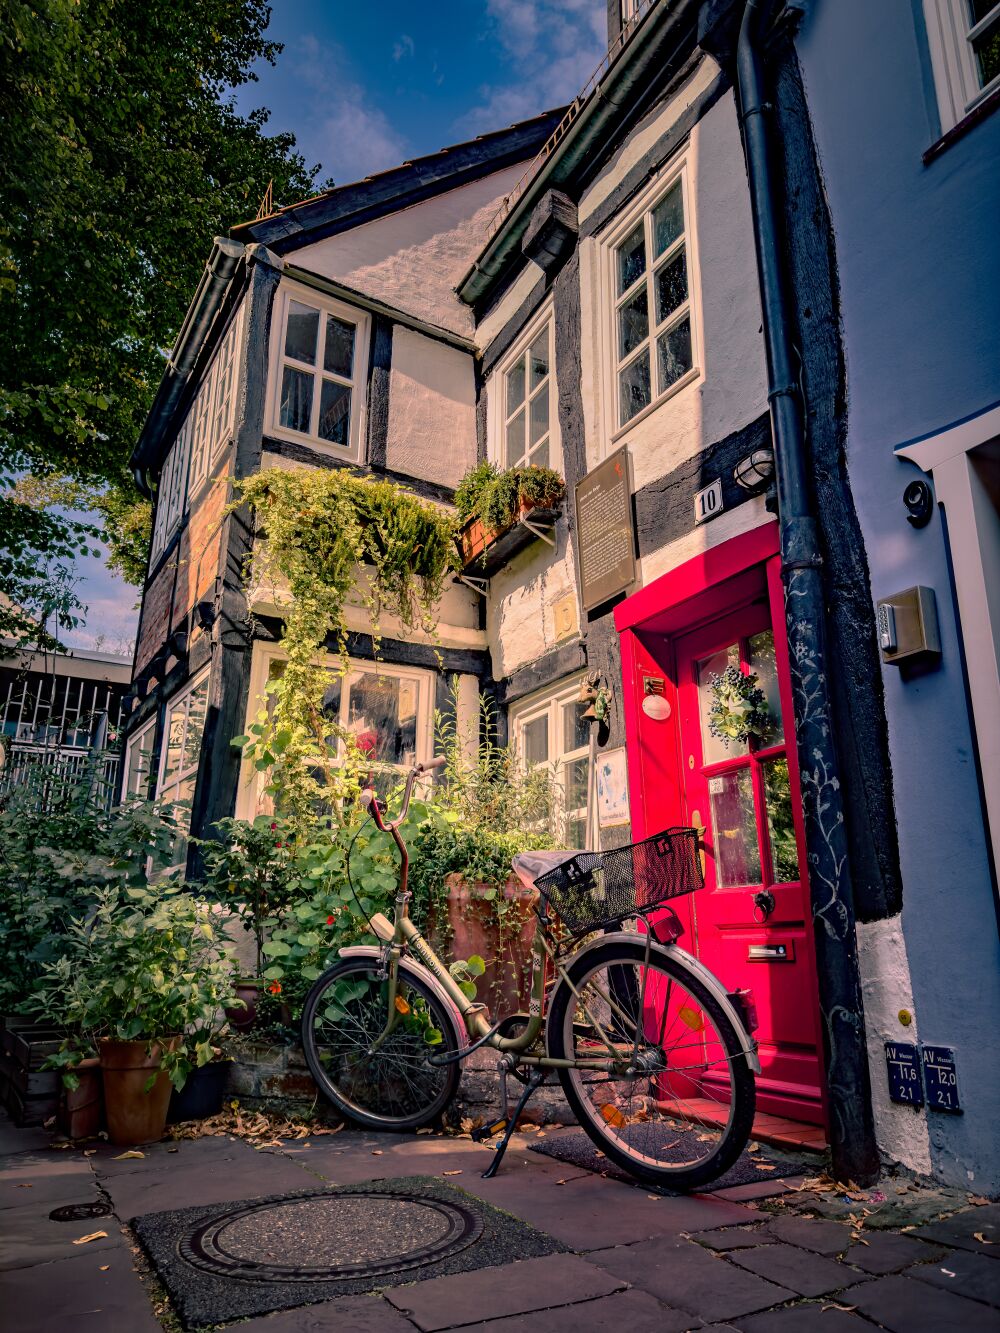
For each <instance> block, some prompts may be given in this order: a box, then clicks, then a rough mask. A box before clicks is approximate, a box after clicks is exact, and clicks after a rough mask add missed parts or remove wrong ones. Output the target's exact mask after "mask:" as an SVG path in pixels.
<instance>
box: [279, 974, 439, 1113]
mask: <svg viewBox="0 0 1000 1333" xmlns="http://www.w3.org/2000/svg"><path fill="white" fill-rule="evenodd" d="M380 973H381V962H380V960H379V959H378V958H345V959H343V960H342V961H341V962H339V963H337V964H335V966H333V967H332V968H330V970H329V971H328V972H325V973H324V974H323V976H321V977H320V978H319V980H318V981H317V982H316V984H315V985H314V986H313V988H312V990H311V991H310V992H309V995H308V997H307V998H306V1003H305V1009H304V1010H303V1014H302V1048H303V1052H304V1054H305V1057H306V1063H307V1064H308V1066H309V1069H310V1072H311V1073H312V1076H313V1078H314V1079H315V1080H316V1082H317V1084H318V1085H319V1088H320V1091H321V1092H322V1093H323V1094H324V1095H325V1096H326V1097H328V1098H329V1100H330V1101H331V1102H332V1103H333V1104H334V1106H336V1108H337V1109H338V1111H340V1113H341V1114H342V1115H344V1116H346V1117H347V1119H349V1120H352V1121H353V1122H354V1123H355V1124H358V1125H363V1126H365V1127H366V1128H368V1129H380V1130H407V1129H417V1128H418V1127H419V1126H421V1125H425V1124H427V1123H428V1121H431V1120H434V1119H435V1118H436V1117H437V1116H439V1115H440V1114H441V1113H442V1111H444V1109H445V1107H446V1106H447V1105H448V1103H449V1102H450V1101H451V1099H452V1098H453V1097H454V1095H455V1092H456V1091H457V1089H458V1080H459V1073H460V1071H459V1066H458V1064H457V1063H454V1064H447V1065H441V1064H432V1063H431V1057H432V1056H440V1055H446V1054H448V1053H449V1052H451V1051H456V1050H458V1049H459V1047H460V1043H459V1034H458V1029H457V1026H456V1023H455V1018H454V1015H453V1014H452V1012H451V1010H450V1008H449V1007H448V1006H447V1005H446V1004H445V1003H444V1001H442V1000H441V998H440V997H439V996H438V994H437V992H436V991H435V990H434V989H433V988H432V987H431V986H429V985H428V984H427V982H426V981H425V980H424V979H423V978H422V977H421V976H420V975H419V974H418V973H417V971H416V969H415V968H414V967H413V966H412V965H411V964H410V963H408V962H407V961H406V960H405V959H402V960H401V961H400V964H399V979H398V984H397V988H396V997H395V1004H394V1006H393V1013H392V1017H393V1027H392V1030H391V1031H390V1032H389V1033H388V1035H386V1029H387V1025H388V1024H389V1018H390V1010H389V982H388V979H387V978H386V977H384V976H382V975H380Z"/></svg>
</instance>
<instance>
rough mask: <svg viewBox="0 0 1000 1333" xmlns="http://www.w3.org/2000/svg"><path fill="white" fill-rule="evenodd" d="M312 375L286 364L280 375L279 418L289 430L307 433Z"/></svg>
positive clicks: (310, 410) (310, 405)
mask: <svg viewBox="0 0 1000 1333" xmlns="http://www.w3.org/2000/svg"><path fill="white" fill-rule="evenodd" d="M312 397H313V377H312V376H311V375H307V374H306V372H305V371H304V370H293V369H292V367H291V366H286V367H285V369H284V371H283V373H282V376H281V412H280V417H279V420H280V422H281V424H282V425H283V426H286V427H287V428H288V429H289V430H299V431H302V433H303V434H304V435H308V434H309V418H310V416H311V415H312Z"/></svg>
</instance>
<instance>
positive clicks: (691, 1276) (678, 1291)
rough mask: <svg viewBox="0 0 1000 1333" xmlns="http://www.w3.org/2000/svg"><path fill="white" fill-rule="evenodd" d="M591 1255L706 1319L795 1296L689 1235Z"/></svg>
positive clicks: (654, 1293)
mask: <svg viewBox="0 0 1000 1333" xmlns="http://www.w3.org/2000/svg"><path fill="white" fill-rule="evenodd" d="M741 1253H743V1252H741ZM587 1260H588V1262H589V1263H592V1264H597V1265H599V1266H600V1267H601V1268H603V1269H604V1270H605V1271H606V1272H609V1273H614V1274H615V1275H616V1276H618V1277H622V1278H625V1279H626V1280H627V1281H628V1282H630V1283H631V1284H632V1285H633V1286H635V1287H638V1288H640V1290H642V1291H647V1292H649V1293H650V1295H652V1296H656V1297H657V1298H658V1299H659V1300H661V1301H664V1302H666V1304H667V1305H671V1306H673V1307H675V1308H676V1309H680V1310H687V1311H688V1312H689V1313H690V1314H693V1315H697V1316H698V1317H699V1318H702V1319H706V1320H730V1321H732V1320H734V1319H738V1317H739V1316H741V1315H747V1314H755V1313H756V1312H757V1311H758V1310H766V1309H767V1308H768V1307H769V1306H771V1305H779V1304H780V1303H781V1302H782V1301H787V1300H791V1299H792V1298H793V1296H794V1294H795V1293H794V1292H792V1291H790V1290H789V1289H788V1288H786V1287H780V1286H778V1285H777V1284H776V1283H773V1282H766V1281H765V1280H764V1279H763V1278H760V1277H757V1276H756V1274H753V1273H748V1272H745V1271H744V1270H743V1269H740V1268H736V1267H735V1266H734V1265H732V1264H730V1263H728V1262H727V1261H726V1260H725V1259H723V1258H722V1257H721V1255H718V1254H710V1253H709V1252H708V1250H703V1249H702V1248H701V1246H700V1245H696V1244H695V1243H694V1242H693V1241H689V1240H667V1239H665V1238H663V1239H657V1240H652V1241H643V1242H640V1243H639V1244H637V1245H621V1246H619V1247H618V1248H616V1249H613V1250H600V1251H597V1252H595V1253H593V1254H589V1255H588V1256H587Z"/></svg>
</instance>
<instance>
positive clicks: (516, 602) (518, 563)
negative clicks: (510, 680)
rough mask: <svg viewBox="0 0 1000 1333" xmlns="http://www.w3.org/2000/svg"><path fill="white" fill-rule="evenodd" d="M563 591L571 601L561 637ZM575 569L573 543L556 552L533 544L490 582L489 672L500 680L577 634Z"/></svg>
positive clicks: (542, 545)
mask: <svg viewBox="0 0 1000 1333" xmlns="http://www.w3.org/2000/svg"><path fill="white" fill-rule="evenodd" d="M567 595H571V596H572V598H573V602H574V613H573V629H572V632H571V633H568V634H563V635H561V636H560V634H559V632H558V630H557V627H556V617H555V609H554V608H555V604H556V603H557V602H559V601H560V600H561V599H562V598H564V597H566V596H567ZM575 608H576V567H575V556H574V553H573V547H572V543H571V542H569V540H568V539H567V541H566V546H565V548H564V549H562V550H561V551H559V552H556V551H553V550H552V548H551V547H548V546H546V545H545V544H544V543H542V542H535V543H533V544H532V545H531V546H529V547H528V548H527V550H525V551H522V552H521V554H520V555H518V556H516V557H515V558H514V559H513V560H512V561H511V562H510V564H509V565H507V567H506V568H505V569H503V570H501V571H500V572H499V573H498V574H496V575H494V577H493V578H492V579H491V580H490V597H489V601H488V603H487V610H486V633H487V638H488V641H489V648H490V653H491V655H492V658H493V675H494V677H495V678H496V679H497V680H503V679H505V678H506V677H507V676H509V675H510V674H511V672H512V671H516V670H517V669H518V667H522V666H526V665H527V664H528V663H529V662H534V661H535V660H536V659H537V658H539V657H541V656H543V654H545V653H547V652H548V651H549V650H550V649H551V648H555V647H556V646H557V645H558V644H562V643H570V642H572V640H573V639H575V638H577V637H578V636H579V623H578V612H577V611H576V609H575Z"/></svg>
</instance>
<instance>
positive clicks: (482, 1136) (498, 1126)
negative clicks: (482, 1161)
mask: <svg viewBox="0 0 1000 1333" xmlns="http://www.w3.org/2000/svg"><path fill="white" fill-rule="evenodd" d="M506 1128H507V1121H506V1120H494V1121H493V1123H492V1124H491V1125H480V1126H479V1128H478V1129H474V1130H473V1131H472V1133H471V1134H470V1135H469V1137H470V1138H471V1139H472V1141H473V1143H483V1142H485V1140H486V1139H492V1138H493V1136H494V1135H495V1134H499V1133H500V1131H501V1130H503V1129H506Z"/></svg>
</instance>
